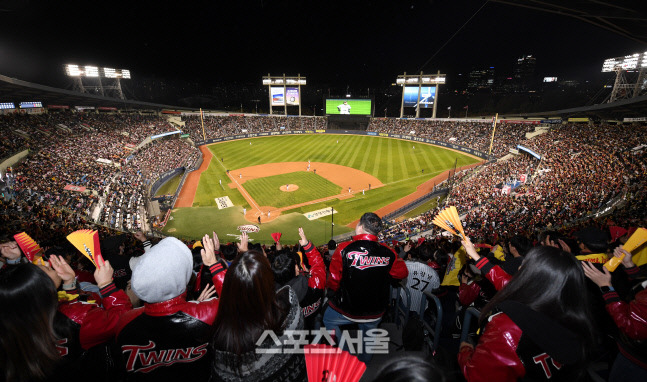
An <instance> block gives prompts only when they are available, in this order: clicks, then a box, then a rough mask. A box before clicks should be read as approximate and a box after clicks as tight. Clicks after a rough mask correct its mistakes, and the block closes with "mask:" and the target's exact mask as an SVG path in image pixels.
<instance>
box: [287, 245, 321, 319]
mask: <svg viewBox="0 0 647 382" xmlns="http://www.w3.org/2000/svg"><path fill="white" fill-rule="evenodd" d="M303 251H304V252H305V253H306V256H307V257H308V264H310V274H309V275H308V276H304V275H299V276H297V277H295V278H293V279H292V280H290V281H289V282H288V284H287V285H289V286H290V288H292V290H293V291H294V292H295V293H296V295H297V298H298V299H299V305H300V306H301V312H302V313H303V318H304V319H305V328H306V329H314V321H315V317H316V316H317V313H319V312H320V311H321V308H322V304H323V297H324V291H325V289H326V267H325V265H324V262H323V258H322V257H321V254H320V253H319V250H318V249H317V247H315V246H314V245H313V244H312V242H308V244H307V245H306V246H305V247H303Z"/></svg>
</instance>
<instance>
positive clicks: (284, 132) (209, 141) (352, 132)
mask: <svg viewBox="0 0 647 382" xmlns="http://www.w3.org/2000/svg"><path fill="white" fill-rule="evenodd" d="M299 134H337V135H339V134H343V135H370V136H376V137H386V138H396V139H404V140H408V141H412V142H420V143H428V144H431V145H435V146H441V147H446V148H448V149H452V150H457V151H462V152H464V153H466V154H470V155H473V156H476V157H479V158H481V159H485V160H487V159H488V155H487V154H486V153H484V152H481V151H478V150H474V149H471V148H469V147H464V146H460V145H455V144H453V143H447V142H442V141H437V140H434V139H428V138H421V137H414V136H411V135H403V134H391V133H376V132H374V131H361V130H282V131H269V132H265V133H251V134H239V135H231V136H228V137H222V138H212V139H207V140H206V141H198V142H196V146H203V145H210V144H212V143H219V142H227V141H233V140H236V139H245V138H256V137H269V136H279V135H299Z"/></svg>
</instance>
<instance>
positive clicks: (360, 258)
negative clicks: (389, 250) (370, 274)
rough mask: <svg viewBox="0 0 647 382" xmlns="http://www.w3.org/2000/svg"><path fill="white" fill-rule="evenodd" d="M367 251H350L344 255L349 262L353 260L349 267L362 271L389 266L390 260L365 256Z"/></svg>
mask: <svg viewBox="0 0 647 382" xmlns="http://www.w3.org/2000/svg"><path fill="white" fill-rule="evenodd" d="M366 255H368V251H367V250H364V251H363V252H359V251H352V252H348V253H347V254H346V257H347V258H348V259H349V260H353V262H352V263H351V264H350V266H351V267H355V268H357V269H360V270H363V269H366V268H374V267H385V266H387V265H389V261H390V259H389V258H388V257H379V256H366Z"/></svg>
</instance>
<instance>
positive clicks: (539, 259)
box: [480, 246, 594, 350]
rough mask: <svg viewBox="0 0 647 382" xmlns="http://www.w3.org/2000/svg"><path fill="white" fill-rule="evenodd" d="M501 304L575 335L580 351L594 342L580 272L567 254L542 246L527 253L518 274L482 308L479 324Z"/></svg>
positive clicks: (587, 300) (586, 298) (579, 267)
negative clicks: (533, 313) (552, 322)
mask: <svg viewBox="0 0 647 382" xmlns="http://www.w3.org/2000/svg"><path fill="white" fill-rule="evenodd" d="M504 301H515V302H518V303H521V304H524V305H526V306H528V307H529V308H531V309H532V310H534V311H536V312H540V313H543V314H544V315H546V316H548V317H550V318H552V319H553V320H555V321H557V322H559V323H560V324H561V325H562V326H564V327H565V328H567V329H569V330H570V331H572V332H573V333H577V334H578V335H579V336H580V338H581V339H582V341H583V344H584V345H585V347H584V349H583V350H586V348H587V347H588V346H587V345H591V344H592V343H593V342H594V341H593V339H594V334H593V333H594V332H593V326H592V325H591V319H592V314H591V312H590V309H589V297H588V293H587V288H586V281H585V277H584V271H583V270H582V266H581V265H580V262H579V261H578V260H577V259H576V258H575V257H574V256H573V255H572V254H570V253H567V252H564V251H562V250H560V249H558V248H554V247H546V246H542V247H535V248H533V249H531V250H530V251H529V252H528V254H527V255H526V257H525V258H524V260H523V263H522V266H521V268H520V269H519V272H517V273H516V274H515V275H514V277H512V279H510V281H509V282H508V284H507V285H506V286H505V287H504V288H503V289H501V290H500V291H499V292H498V293H497V294H496V295H495V296H494V298H492V300H491V301H490V302H489V303H488V304H487V305H485V307H484V308H483V310H482V311H481V317H480V320H481V322H483V321H484V320H485V319H487V317H488V316H489V315H490V314H491V313H493V312H494V310H495V309H496V307H497V305H499V304H501V303H502V302H504Z"/></svg>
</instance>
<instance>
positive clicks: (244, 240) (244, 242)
mask: <svg viewBox="0 0 647 382" xmlns="http://www.w3.org/2000/svg"><path fill="white" fill-rule="evenodd" d="M248 244H249V236H247V232H243V233H242V234H241V235H240V243H236V246H237V247H238V252H247V250H248V248H247V246H248Z"/></svg>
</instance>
